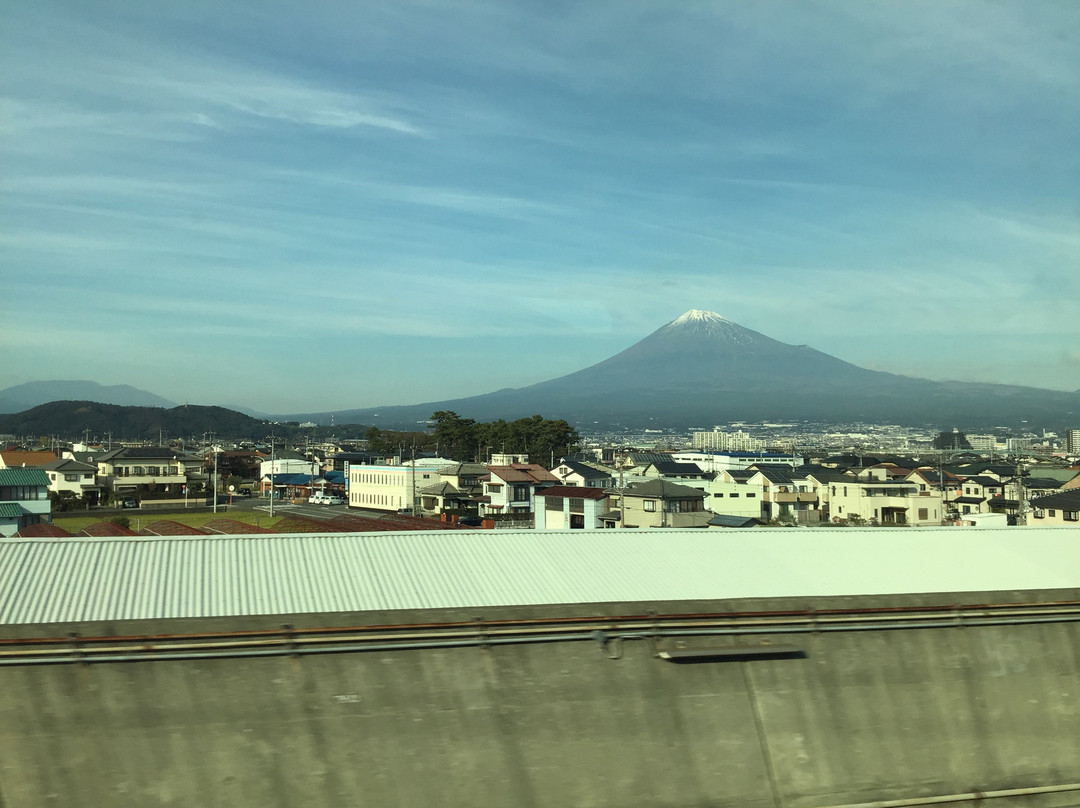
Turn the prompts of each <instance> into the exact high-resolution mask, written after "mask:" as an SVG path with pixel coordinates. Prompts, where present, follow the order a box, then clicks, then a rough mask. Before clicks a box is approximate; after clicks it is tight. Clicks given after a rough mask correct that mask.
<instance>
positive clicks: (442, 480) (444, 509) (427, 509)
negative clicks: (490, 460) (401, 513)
mask: <svg viewBox="0 0 1080 808" xmlns="http://www.w3.org/2000/svg"><path fill="white" fill-rule="evenodd" d="M487 474H488V468H487V466H485V465H483V464H482V463H454V464H452V465H449V466H443V467H442V468H440V469H439V472H438V480H437V481H436V482H433V483H431V484H430V485H427V486H425V487H423V488H421V489H420V509H421V511H422V512H423V513H424V514H428V515H431V514H440V513H453V514H457V515H466V514H476V513H479V506H480V501H481V497H482V495H483V492H484V484H483V482H482V480H483V478H484V477H485V476H486V475H487Z"/></svg>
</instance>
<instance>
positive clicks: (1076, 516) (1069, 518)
mask: <svg viewBox="0 0 1080 808" xmlns="http://www.w3.org/2000/svg"><path fill="white" fill-rule="evenodd" d="M1061 515H1062V517H1063V518H1064V519H1065V521H1066V522H1080V511H1062V512H1061Z"/></svg>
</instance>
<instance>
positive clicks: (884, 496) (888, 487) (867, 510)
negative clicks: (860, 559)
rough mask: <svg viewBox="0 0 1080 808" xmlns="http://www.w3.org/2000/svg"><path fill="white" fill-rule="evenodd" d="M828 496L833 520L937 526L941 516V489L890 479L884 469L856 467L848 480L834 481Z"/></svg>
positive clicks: (942, 512)
mask: <svg viewBox="0 0 1080 808" xmlns="http://www.w3.org/2000/svg"><path fill="white" fill-rule="evenodd" d="M828 496H829V515H830V517H831V518H832V521H834V522H847V523H848V524H856V523H862V522H864V521H865V522H869V523H870V524H880V525H940V524H941V521H942V519H944V497H943V494H942V492H941V491H935V490H929V489H927V490H925V491H924V490H921V489H920V483H918V482H915V481H911V480H908V479H892V478H890V476H889V474H888V470H887V469H884V468H875V467H871V468H864V469H859V471H858V473H857V474H854V475H852V476H851V477H850V479H848V480H837V481H834V482H832V483H830V484H829V492H828Z"/></svg>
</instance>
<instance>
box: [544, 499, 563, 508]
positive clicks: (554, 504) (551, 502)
mask: <svg viewBox="0 0 1080 808" xmlns="http://www.w3.org/2000/svg"><path fill="white" fill-rule="evenodd" d="M544 510H546V511H561V510H562V497H544Z"/></svg>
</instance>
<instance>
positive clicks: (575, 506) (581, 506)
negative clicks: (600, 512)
mask: <svg viewBox="0 0 1080 808" xmlns="http://www.w3.org/2000/svg"><path fill="white" fill-rule="evenodd" d="M570 513H585V500H584V499H582V498H581V497H570Z"/></svg>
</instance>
